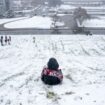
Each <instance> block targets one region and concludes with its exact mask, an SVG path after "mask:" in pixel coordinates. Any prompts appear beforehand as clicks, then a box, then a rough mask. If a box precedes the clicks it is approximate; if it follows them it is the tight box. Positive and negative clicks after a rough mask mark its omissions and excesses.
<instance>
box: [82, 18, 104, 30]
mask: <svg viewBox="0 0 105 105" xmlns="http://www.w3.org/2000/svg"><path fill="white" fill-rule="evenodd" d="M82 26H84V27H93V28H94V27H97V28H105V18H102V17H101V18H96V19H90V20H85V21H83V23H82Z"/></svg>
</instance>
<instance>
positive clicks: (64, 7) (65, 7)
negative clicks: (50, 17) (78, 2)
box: [59, 5, 105, 10]
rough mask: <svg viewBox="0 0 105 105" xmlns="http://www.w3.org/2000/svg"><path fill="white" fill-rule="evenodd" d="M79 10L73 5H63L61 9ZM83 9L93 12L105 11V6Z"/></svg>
mask: <svg viewBox="0 0 105 105" xmlns="http://www.w3.org/2000/svg"><path fill="white" fill-rule="evenodd" d="M75 8H77V6H73V5H61V6H60V8H59V9H62V10H70V9H75ZM82 8H85V9H89V10H90V9H92V10H103V9H105V6H98V7H96V6H93V7H91V6H82Z"/></svg>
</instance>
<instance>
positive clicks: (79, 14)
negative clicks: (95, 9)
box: [73, 7, 90, 23]
mask: <svg viewBox="0 0 105 105" xmlns="http://www.w3.org/2000/svg"><path fill="white" fill-rule="evenodd" d="M73 16H74V19H78V20H79V22H80V23H82V22H83V20H85V19H88V18H90V16H89V14H88V13H87V11H86V9H84V8H81V7H79V8H76V9H75V10H74V14H73Z"/></svg>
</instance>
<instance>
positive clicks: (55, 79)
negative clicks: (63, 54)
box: [41, 58, 63, 85]
mask: <svg viewBox="0 0 105 105" xmlns="http://www.w3.org/2000/svg"><path fill="white" fill-rule="evenodd" d="M41 79H42V81H43V82H44V83H45V84H48V85H57V84H60V83H61V82H62V79H63V74H62V71H61V69H59V64H58V62H57V60H56V59H55V58H50V59H49V61H48V63H47V67H45V68H44V69H43V71H42V74H41Z"/></svg>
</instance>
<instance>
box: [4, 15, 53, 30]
mask: <svg viewBox="0 0 105 105" xmlns="http://www.w3.org/2000/svg"><path fill="white" fill-rule="evenodd" d="M51 23H52V20H51V18H50V17H41V16H34V17H32V18H28V19H24V20H19V21H14V22H10V23H7V24H5V25H4V27H5V28H12V29H14V28H43V29H46V28H50V26H51Z"/></svg>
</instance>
